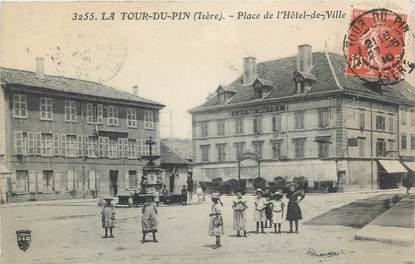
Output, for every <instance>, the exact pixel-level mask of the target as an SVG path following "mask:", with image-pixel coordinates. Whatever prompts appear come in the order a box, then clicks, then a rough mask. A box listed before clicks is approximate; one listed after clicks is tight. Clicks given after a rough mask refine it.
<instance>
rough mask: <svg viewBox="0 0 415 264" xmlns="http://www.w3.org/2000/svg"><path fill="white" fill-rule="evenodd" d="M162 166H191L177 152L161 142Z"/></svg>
mask: <svg viewBox="0 0 415 264" xmlns="http://www.w3.org/2000/svg"><path fill="white" fill-rule="evenodd" d="M160 153H161V161H160V162H161V165H163V164H184V165H188V164H190V162H189V161H187V160H186V159H185V158H184V157H183V156H181V155H180V154H179V153H178V152H177V151H175V150H174V149H173V148H171V147H170V146H168V145H167V144H166V143H165V142H164V141H163V140H161V141H160Z"/></svg>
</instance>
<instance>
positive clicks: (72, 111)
mask: <svg viewBox="0 0 415 264" xmlns="http://www.w3.org/2000/svg"><path fill="white" fill-rule="evenodd" d="M65 121H67V122H75V121H76V102H75V101H68V100H66V101H65Z"/></svg>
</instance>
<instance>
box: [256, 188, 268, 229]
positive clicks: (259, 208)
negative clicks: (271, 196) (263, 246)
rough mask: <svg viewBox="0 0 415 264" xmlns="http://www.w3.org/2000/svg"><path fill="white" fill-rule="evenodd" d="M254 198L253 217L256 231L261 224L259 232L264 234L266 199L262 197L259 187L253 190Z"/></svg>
mask: <svg viewBox="0 0 415 264" xmlns="http://www.w3.org/2000/svg"><path fill="white" fill-rule="evenodd" d="M255 194H256V196H255V200H254V209H255V211H254V218H255V222H256V233H257V234H258V233H259V226H260V225H261V233H263V234H265V231H264V222H265V221H266V216H265V207H266V200H265V198H264V197H262V195H263V192H262V190H261V189H260V188H258V189H257V190H256V191H255Z"/></svg>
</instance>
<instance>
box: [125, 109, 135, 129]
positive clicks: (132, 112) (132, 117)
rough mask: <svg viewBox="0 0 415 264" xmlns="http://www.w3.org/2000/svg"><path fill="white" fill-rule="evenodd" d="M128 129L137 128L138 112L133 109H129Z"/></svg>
mask: <svg viewBox="0 0 415 264" xmlns="http://www.w3.org/2000/svg"><path fill="white" fill-rule="evenodd" d="M127 127H133V128H136V127H137V111H136V110H135V109H133V108H127Z"/></svg>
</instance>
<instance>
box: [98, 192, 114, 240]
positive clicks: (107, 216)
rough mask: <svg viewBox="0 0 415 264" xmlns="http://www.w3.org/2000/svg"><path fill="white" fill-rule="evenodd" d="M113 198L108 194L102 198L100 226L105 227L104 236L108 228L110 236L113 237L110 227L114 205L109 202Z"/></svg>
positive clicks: (112, 225)
mask: <svg viewBox="0 0 415 264" xmlns="http://www.w3.org/2000/svg"><path fill="white" fill-rule="evenodd" d="M112 200H113V199H112V198H111V197H110V196H108V197H107V198H104V201H105V202H104V206H103V207H102V212H101V216H102V228H104V229H105V236H104V238H107V237H108V229H109V230H110V236H109V237H110V238H113V237H114V235H113V234H112V229H113V228H114V227H115V226H114V220H115V211H114V205H113V204H112V203H111V201H112Z"/></svg>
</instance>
